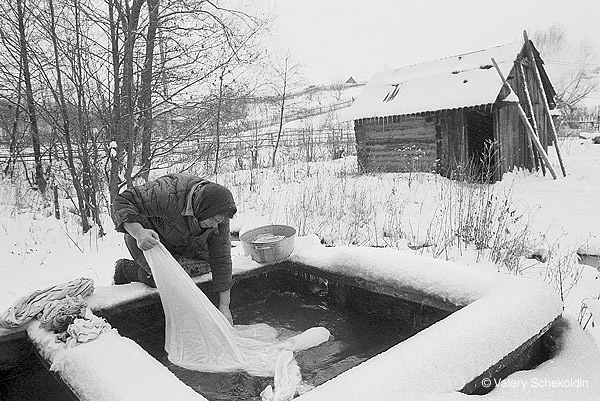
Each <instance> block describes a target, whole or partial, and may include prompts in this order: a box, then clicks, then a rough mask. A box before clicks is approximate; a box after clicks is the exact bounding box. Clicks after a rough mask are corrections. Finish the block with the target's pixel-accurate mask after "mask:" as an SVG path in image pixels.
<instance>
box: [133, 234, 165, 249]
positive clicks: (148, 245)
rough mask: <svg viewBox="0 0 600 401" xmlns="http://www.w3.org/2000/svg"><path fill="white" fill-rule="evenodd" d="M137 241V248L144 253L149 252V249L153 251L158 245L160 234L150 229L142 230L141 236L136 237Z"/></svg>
mask: <svg viewBox="0 0 600 401" xmlns="http://www.w3.org/2000/svg"><path fill="white" fill-rule="evenodd" d="M134 238H135V240H136V241H137V246H138V248H140V249H141V250H142V251H147V250H148V249H152V248H153V247H154V245H156V244H158V240H159V238H158V234H157V233H156V232H155V231H154V230H151V229H149V228H144V229H142V231H141V233H140V234H139V236H137V237H135V236H134Z"/></svg>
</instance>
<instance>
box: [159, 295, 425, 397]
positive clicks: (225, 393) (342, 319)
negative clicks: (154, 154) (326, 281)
mask: <svg viewBox="0 0 600 401" xmlns="http://www.w3.org/2000/svg"><path fill="white" fill-rule="evenodd" d="M232 312H233V315H234V320H235V322H236V324H252V323H267V324H269V325H271V326H272V327H275V328H277V329H278V330H279V331H280V332H281V333H282V336H285V337H289V335H290V334H296V333H298V332H301V331H304V330H306V329H309V328H311V327H314V326H323V327H326V328H327V329H328V330H329V331H330V332H331V337H330V339H329V341H327V342H325V343H323V344H321V345H319V346H317V347H314V348H311V349H308V350H305V351H301V352H297V353H296V354H295V356H296V361H297V362H298V365H299V367H300V370H301V373H302V377H303V380H304V381H305V382H306V383H308V384H309V385H311V386H317V385H319V384H322V383H324V382H325V381H327V380H329V379H331V378H333V377H335V376H337V375H338V374H340V373H342V372H344V371H346V370H348V369H350V368H351V367H353V366H356V365H358V364H359V363H361V362H362V361H364V360H366V359H368V358H370V357H372V356H374V355H376V354H378V353H380V352H382V351H385V350H387V349H388V348H390V347H391V346H393V345H395V344H397V343H398V342H400V341H402V340H404V339H406V338H408V337H410V336H411V335H413V334H414V333H415V332H416V331H417V330H415V329H413V328H412V327H411V328H406V327H401V326H399V325H397V324H395V323H393V322H391V321H389V320H382V319H369V318H368V317H365V316H363V315H357V314H352V313H349V312H348V311H345V310H343V309H341V308H339V307H337V306H336V305H334V304H332V303H331V302H330V301H328V299H327V298H324V297H318V296H310V295H303V294H300V293H296V292H281V291H277V290H270V291H267V292H264V291H263V292H261V294H259V295H258V296H256V297H255V299H253V300H250V301H248V302H246V303H245V304H244V305H241V306H238V307H236V308H235V309H233V311H232ZM159 359H160V360H161V361H162V362H163V363H164V364H165V365H167V366H168V367H169V369H171V371H173V372H174V373H175V374H176V376H177V377H179V378H180V380H182V381H183V382H184V383H186V384H187V385H189V386H190V387H192V388H194V389H195V390H196V391H197V392H199V393H201V394H202V395H204V396H205V397H206V398H208V399H209V400H211V401H213V400H260V395H259V394H260V392H261V391H262V390H263V389H264V388H265V387H266V386H267V385H268V384H273V379H272V378H264V377H253V376H250V375H248V374H247V373H244V372H236V373H218V374H215V373H202V372H196V371H191V370H187V369H183V368H180V367H177V366H174V365H172V364H171V363H169V362H168V360H167V359H166V357H165V356H162V357H161V358H159Z"/></svg>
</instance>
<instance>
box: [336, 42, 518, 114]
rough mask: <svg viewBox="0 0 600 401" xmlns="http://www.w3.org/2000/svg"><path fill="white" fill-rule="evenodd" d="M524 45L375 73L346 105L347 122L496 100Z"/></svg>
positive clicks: (486, 50) (485, 50) (498, 47)
mask: <svg viewBox="0 0 600 401" xmlns="http://www.w3.org/2000/svg"><path fill="white" fill-rule="evenodd" d="M522 48H523V43H520V42H514V43H510V44H506V45H502V46H497V47H493V48H489V49H484V50H479V51H474V52H471V53H465V54H460V55H457V56H452V57H446V58H442V59H438V60H434V61H429V62H425V63H420V64H414V65H410V66H406V67H402V68H398V69H394V70H387V71H382V72H380V73H377V74H375V76H373V78H372V79H371V80H370V81H369V82H367V84H366V86H365V87H364V89H363V91H362V92H361V93H360V95H359V96H358V97H357V99H356V100H355V101H354V103H353V104H352V106H350V107H349V108H348V109H346V112H345V114H344V118H343V119H344V120H357V119H361V118H370V117H387V116H398V115H407V114H415V113H421V112H427V111H436V110H446V109H457V108H461V107H471V106H479V105H486V104H492V103H494V102H495V101H496V99H497V97H498V94H499V93H500V89H501V88H502V80H501V78H500V76H499V75H498V72H497V71H496V69H495V68H494V66H493V65H492V61H491V59H492V57H493V58H494V59H495V60H496V62H497V63H498V66H499V67H500V70H501V71H502V73H503V74H504V76H508V74H509V72H510V70H511V69H512V66H513V62H514V61H515V59H516V58H517V55H518V54H519V53H520V52H521V50H522Z"/></svg>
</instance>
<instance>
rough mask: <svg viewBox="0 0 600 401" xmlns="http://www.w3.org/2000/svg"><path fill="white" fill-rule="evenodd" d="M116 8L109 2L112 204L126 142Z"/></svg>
mask: <svg viewBox="0 0 600 401" xmlns="http://www.w3.org/2000/svg"><path fill="white" fill-rule="evenodd" d="M114 8H115V6H114V3H113V0H108V24H109V28H110V52H111V57H112V79H113V85H114V86H113V92H112V113H111V114H112V115H111V123H110V131H111V132H110V135H111V143H110V144H109V159H110V175H109V179H108V191H109V196H110V204H111V205H112V203H113V201H114V199H115V198H116V197H117V195H118V194H119V186H120V183H121V182H120V181H121V180H120V178H119V171H120V169H121V166H122V164H123V150H124V147H123V146H124V141H123V134H122V127H121V108H120V98H121V95H120V88H121V79H120V75H119V37H118V35H117V31H118V24H117V21H116V20H115V10H114Z"/></svg>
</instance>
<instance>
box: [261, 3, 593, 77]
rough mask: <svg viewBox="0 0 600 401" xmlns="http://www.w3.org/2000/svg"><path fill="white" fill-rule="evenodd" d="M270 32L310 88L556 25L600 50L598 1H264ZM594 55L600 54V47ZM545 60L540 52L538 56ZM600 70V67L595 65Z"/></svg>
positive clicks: (504, 40)
mask: <svg viewBox="0 0 600 401" xmlns="http://www.w3.org/2000/svg"><path fill="white" fill-rule="evenodd" d="M262 1H263V2H265V4H266V5H267V6H270V7H271V8H272V10H273V14H274V15H275V25H274V29H273V30H272V33H273V34H274V36H275V37H276V38H277V40H278V41H279V42H280V43H281V46H282V47H283V48H286V49H289V51H290V54H291V55H292V57H294V58H295V59H296V60H297V61H298V62H300V63H302V64H303V65H304V66H305V68H304V72H305V76H306V78H307V80H308V81H309V82H311V83H324V84H327V83H331V82H333V81H334V80H337V79H346V78H348V77H350V76H354V77H355V78H357V79H361V80H367V79H369V78H371V76H373V74H375V73H376V72H378V71H381V70H384V69H387V68H396V67H401V66H404V65H407V64H413V63H416V62H421V61H428V60H432V59H436V58H440V57H445V56H451V55H455V54H460V53H464V52H469V51H473V50H479V49H482V48H487V47H491V46H494V45H499V44H504V43H508V42H512V41H515V40H521V41H522V40H523V30H527V32H528V33H529V35H530V36H531V35H533V33H534V32H535V31H538V30H544V29H547V28H548V27H549V26H550V25H552V24H553V23H559V24H561V25H562V26H563V27H564V28H565V30H566V32H567V37H568V39H570V40H572V41H573V42H574V43H575V42H578V41H580V40H581V38H587V39H588V40H590V41H595V42H596V43H598V44H599V47H600V0H396V1H392V0H374V1H368V0H361V1H359V0H262ZM599 50H600V49H599ZM542 57H543V54H542ZM599 65H600V64H599Z"/></svg>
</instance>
